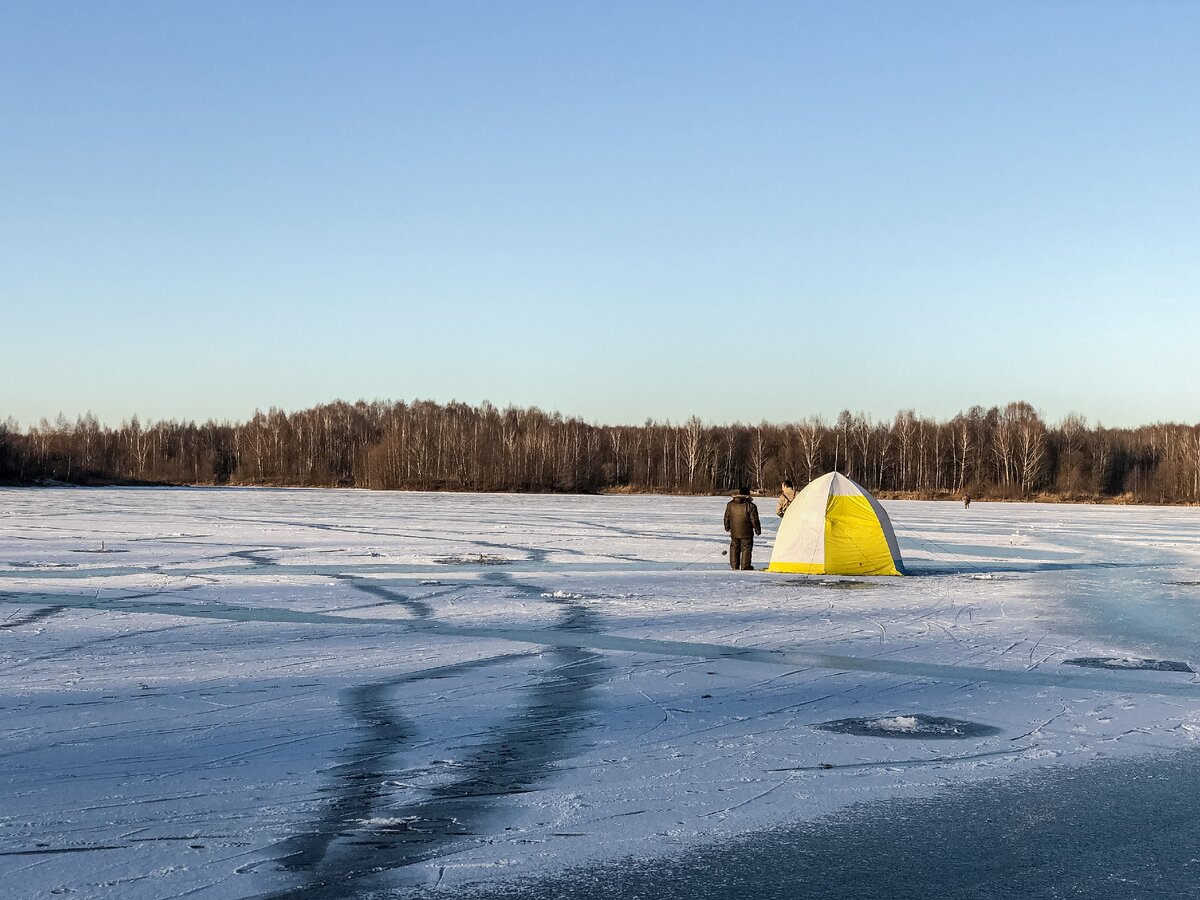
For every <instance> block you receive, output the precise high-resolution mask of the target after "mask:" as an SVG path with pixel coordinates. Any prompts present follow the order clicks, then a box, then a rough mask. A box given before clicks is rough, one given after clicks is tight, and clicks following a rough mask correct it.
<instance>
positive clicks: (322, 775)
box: [0, 489, 1200, 900]
mask: <svg viewBox="0 0 1200 900" xmlns="http://www.w3.org/2000/svg"><path fill="white" fill-rule="evenodd" d="M885 505H886V506H887V508H888V512H889V514H890V516H891V518H892V521H893V524H894V525H895V527H896V530H897V534H898V537H899V539H900V544H901V549H902V551H903V553H904V556H905V560H906V563H907V565H908V568H909V569H910V571H912V572H913V573H914V574H913V576H912V577H908V578H891V579H888V578H878V579H843V578H826V577H821V578H803V577H797V576H794V575H786V576H781V575H776V574H773V573H766V572H732V571H731V570H730V569H729V568H728V564H727V562H726V561H725V560H724V559H722V557H721V551H722V550H723V549H725V548H726V547H727V541H726V539H725V535H724V534H723V532H722V531H721V526H720V522H721V515H722V512H723V509H724V501H723V500H722V499H721V498H663V497H590V498H588V497H549V496H511V495H482V496H481V495H470V496H466V495H436V494H417V493H413V494H383V493H369V492H360V491H306V490H290V491H287V490H247V489H219V490H218V489H213V490H204V489H178V490H171V489H109V490H85V489H53V490H49V489H43V490H16V489H14V490H2V491H0V513H2V515H0V679H2V686H3V698H4V699H3V726H2V727H3V743H2V744H0V758H2V759H3V763H4V765H3V769H2V770H0V779H2V781H3V789H4V797H5V803H4V805H3V807H2V808H0V877H2V878H3V884H4V885H5V889H6V893H5V896H6V897H9V896H11V897H30V898H32V897H45V896H49V895H51V894H52V892H54V891H58V892H60V893H64V894H67V895H68V896H80V897H112V898H122V900H125V898H129V900H140V898H167V897H177V896H181V895H187V896H190V897H198V898H242V897H271V896H278V897H284V896H295V897H318V896H327V897H363V898H365V897H367V896H372V895H379V896H384V895H386V896H405V895H406V893H407V892H409V891H411V890H415V889H418V888H426V889H428V888H431V887H433V886H434V885H436V886H437V891H438V892H443V893H446V895H447V896H452V895H453V893H454V892H455V891H457V890H460V889H464V888H465V887H466V886H467V885H469V884H472V883H480V882H492V883H495V884H501V883H508V882H509V881H511V880H512V879H514V878H520V877H522V876H526V875H530V874H535V873H547V872H555V871H563V870H565V868H566V867H570V866H574V865H578V864H584V863H590V864H604V863H605V861H609V860H614V859H619V858H622V857H626V856H638V857H645V856H652V857H663V858H666V857H671V856H675V855H680V854H687V853H690V852H692V851H694V850H695V849H696V848H698V847H702V846H705V845H708V844H711V843H713V842H720V841H727V840H729V839H730V838H734V837H739V836H744V835H747V834H751V833H754V832H757V831H760V830H762V829H773V828H782V827H788V828H792V827H799V826H807V825H810V824H811V823H814V822H819V821H837V819H838V817H839V816H841V815H844V814H846V812H847V811H848V810H850V809H852V808H853V809H860V808H862V804H864V803H866V804H872V803H875V802H877V801H907V800H918V799H922V800H928V799H929V798H933V797H936V796H939V795H941V794H944V793H945V792H946V791H947V790H953V789H955V787H956V786H957V787H958V788H959V789H962V790H966V789H967V788H968V786H971V785H977V784H979V783H981V782H982V781H983V780H985V779H1005V780H1006V781H1007V780H1011V779H1021V778H1028V777H1032V776H1034V775H1037V774H1038V773H1041V772H1044V771H1045V770H1046V767H1048V766H1053V767H1067V768H1069V769H1072V770H1075V769H1081V768H1083V767H1088V766H1093V765H1096V764H1099V763H1100V762H1102V761H1106V760H1117V761H1119V760H1123V759H1142V758H1150V757H1155V756H1158V755H1161V754H1164V753H1168V752H1170V751H1175V750H1181V749H1188V748H1194V747H1196V746H1197V741H1198V740H1200V683H1198V682H1197V679H1196V677H1195V675H1194V674H1192V673H1189V672H1182V671H1171V670H1165V669H1163V668H1161V667H1160V668H1158V669H1157V670H1147V669H1146V667H1145V666H1132V665H1130V666H1124V665H1119V664H1118V665H1116V666H1114V667H1113V668H1116V669H1120V671H1112V670H1106V669H1104V668H1081V667H1079V666H1078V665H1071V666H1068V665H1066V663H1067V662H1068V661H1070V660H1079V659H1102V660H1115V661H1142V662H1145V661H1151V662H1154V661H1158V662H1163V661H1179V662H1181V663H1186V662H1193V663H1194V662H1195V661H1196V660H1197V659H1198V658H1200V654H1198V653H1197V649H1198V648H1197V636H1198V635H1200V628H1198V627H1197V626H1198V625H1200V622H1198V621H1197V618H1198V612H1197V610H1198V609H1200V604H1198V602H1197V601H1200V590H1198V588H1197V578H1196V574H1197V566H1198V564H1200V513H1198V512H1197V511H1196V510H1189V509H1155V508H1145V507H1141V508H1133V507H1083V506H1080V507H1061V506H1040V505H1021V504H987V503H973V504H972V506H971V508H970V509H969V510H964V509H962V507H961V506H959V505H956V504H935V503H919V502H894V503H887V504H885ZM763 519H764V526H765V532H766V533H765V534H764V536H763V538H762V539H760V541H758V542H756V548H755V554H756V559H757V562H758V564H759V565H764V564H765V563H766V561H767V559H768V558H769V553H770V537H771V533H772V532H773V529H774V527H775V524H776V523H777V521H778V520H776V519H774V517H772V516H770V515H769V514H766V515H764V516H763ZM102 545H103V547H104V550H105V553H103V554H100V553H94V552H92V551H95V550H98V549H99V548H100V547H101V546H102ZM109 551H112V555H110V553H109ZM841 719H857V720H863V721H874V722H876V723H883V726H888V727H883V726H881V727H880V728H877V729H876V730H875V733H872V734H862V735H860V734H853V733H839V732H836V731H827V730H822V729H821V728H819V727H818V726H820V725H821V724H822V723H829V722H831V721H836V720H841ZM937 721H959V722H964V723H971V724H977V725H979V726H985V728H984V731H983V732H981V733H978V734H976V733H969V734H968V735H967V736H966V737H957V738H956V739H955V740H954V741H953V742H949V743H948V742H947V741H945V740H941V739H939V736H937V735H934V734H929V735H921V734H920V728H921V723H922V722H925V723H929V722H935V723H936V722H937ZM907 723H913V726H914V729H915V730H910V729H908V728H907V727H906V725H907ZM889 727H890V728H891V730H892V732H893V734H894V740H893V737H889V736H888V730H889ZM989 729H994V731H993V730H989ZM941 737H944V735H942V736H941ZM514 883H515V882H514ZM381 892H382V893H381Z"/></svg>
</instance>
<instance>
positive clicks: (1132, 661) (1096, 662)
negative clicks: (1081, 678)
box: [1065, 656, 1196, 672]
mask: <svg viewBox="0 0 1200 900" xmlns="http://www.w3.org/2000/svg"><path fill="white" fill-rule="evenodd" d="M1065 662H1066V664H1067V665H1068V666H1083V667H1084V668H1085V669H1116V670H1118V671H1125V670H1128V669H1141V670H1144V671H1147V672H1195V671H1196V670H1195V669H1193V668H1192V667H1191V666H1189V665H1188V664H1187V663H1185V662H1179V661H1178V660H1174V659H1142V658H1141V657H1137V656H1081V657H1078V658H1076V659H1068V660H1065Z"/></svg>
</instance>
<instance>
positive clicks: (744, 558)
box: [729, 537, 754, 569]
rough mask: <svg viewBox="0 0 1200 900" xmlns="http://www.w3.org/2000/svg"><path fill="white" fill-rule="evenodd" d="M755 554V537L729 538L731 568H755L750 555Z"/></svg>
mask: <svg viewBox="0 0 1200 900" xmlns="http://www.w3.org/2000/svg"><path fill="white" fill-rule="evenodd" d="M753 554H754V538H752V537H748V538H730V539H729V568H731V569H753V568H754V564H753V563H752V562H750V557H751V556H752V555H753Z"/></svg>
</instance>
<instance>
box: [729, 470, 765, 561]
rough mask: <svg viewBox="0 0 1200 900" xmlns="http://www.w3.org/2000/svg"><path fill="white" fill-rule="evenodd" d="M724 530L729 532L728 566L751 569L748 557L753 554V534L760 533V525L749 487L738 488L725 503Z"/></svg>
mask: <svg viewBox="0 0 1200 900" xmlns="http://www.w3.org/2000/svg"><path fill="white" fill-rule="evenodd" d="M725 530H726V531H728V532H729V568H731V569H753V568H754V564H753V563H752V562H751V561H750V557H751V556H752V555H753V554H754V536H755V535H756V534H762V526H761V525H760V524H759V522H758V507H757V506H755V505H754V501H753V500H751V499H750V489H749V488H746V487H740V488H738V492H737V493H736V494H734V495H733V499H732V500H730V501H729V502H728V503H727V504H725Z"/></svg>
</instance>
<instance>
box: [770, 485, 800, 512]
mask: <svg viewBox="0 0 1200 900" xmlns="http://www.w3.org/2000/svg"><path fill="white" fill-rule="evenodd" d="M795 499H796V487H795V485H793V484H792V479H790V478H785V479H783V485H782V486H781V487H780V489H779V502H778V503H776V504H775V515H777V516H779V518H781V519H782V518H783V514H784V513H785V512H787V508H788V507H789V506H791V505H792V501H793V500H795Z"/></svg>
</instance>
